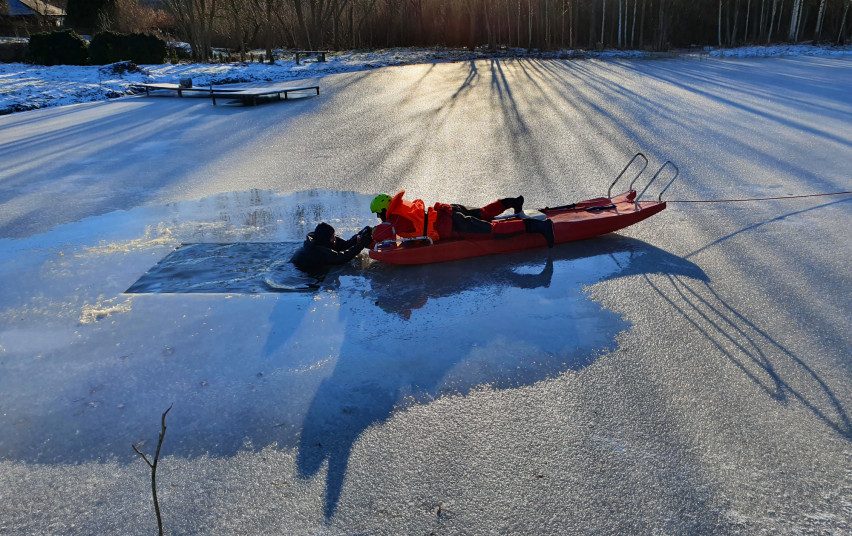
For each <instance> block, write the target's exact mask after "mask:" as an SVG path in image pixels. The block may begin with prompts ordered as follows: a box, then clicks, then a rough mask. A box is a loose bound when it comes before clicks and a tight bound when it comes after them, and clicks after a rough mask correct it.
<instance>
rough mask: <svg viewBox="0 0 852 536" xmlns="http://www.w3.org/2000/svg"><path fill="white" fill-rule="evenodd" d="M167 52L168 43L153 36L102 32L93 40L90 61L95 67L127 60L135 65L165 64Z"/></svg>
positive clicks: (90, 48)
mask: <svg viewBox="0 0 852 536" xmlns="http://www.w3.org/2000/svg"><path fill="white" fill-rule="evenodd" d="M166 52H167V51H166V42H165V41H163V40H162V39H160V38H159V37H156V36H153V35H146V34H138V33H131V34H120V33H115V32H101V33H99V34H96V35H95V37H94V38H93V39H92V44H91V45H90V46H89V60H90V61H91V62H92V63H93V64H95V65H105V64H108V63H115V62H118V61H125V60H129V61H132V62H134V63H163V61H165V58H166Z"/></svg>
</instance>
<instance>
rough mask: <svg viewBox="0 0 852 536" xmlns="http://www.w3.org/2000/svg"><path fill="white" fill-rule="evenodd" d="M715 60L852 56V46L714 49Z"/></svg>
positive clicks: (774, 46) (777, 46)
mask: <svg viewBox="0 0 852 536" xmlns="http://www.w3.org/2000/svg"><path fill="white" fill-rule="evenodd" d="M709 55H710V56H711V57H713V58H772V57H777V56H828V57H837V56H852V46H831V45H825V46H814V45H766V46H754V47H738V48H720V49H713V50H711V51H710V53H709Z"/></svg>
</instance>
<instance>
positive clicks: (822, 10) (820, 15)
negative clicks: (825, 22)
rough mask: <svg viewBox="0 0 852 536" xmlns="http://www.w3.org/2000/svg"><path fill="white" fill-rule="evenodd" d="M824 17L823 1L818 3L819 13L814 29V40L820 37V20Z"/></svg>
mask: <svg viewBox="0 0 852 536" xmlns="http://www.w3.org/2000/svg"><path fill="white" fill-rule="evenodd" d="M823 16H825V0H820V2H819V12H818V13H817V20H816V28H814V40H817V39H819V38H820V36H821V35H822V18H823Z"/></svg>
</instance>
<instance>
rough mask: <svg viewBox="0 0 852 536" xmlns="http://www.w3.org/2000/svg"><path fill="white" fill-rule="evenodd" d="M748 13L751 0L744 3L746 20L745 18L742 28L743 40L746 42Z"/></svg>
mask: <svg viewBox="0 0 852 536" xmlns="http://www.w3.org/2000/svg"><path fill="white" fill-rule="evenodd" d="M749 15H751V0H748V3H747V4H746V20H745V28H743V42H744V43H747V42H748V19H749Z"/></svg>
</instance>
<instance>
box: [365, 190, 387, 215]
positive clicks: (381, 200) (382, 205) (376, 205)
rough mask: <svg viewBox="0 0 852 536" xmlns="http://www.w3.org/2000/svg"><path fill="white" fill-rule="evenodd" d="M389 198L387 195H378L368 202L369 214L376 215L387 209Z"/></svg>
mask: <svg viewBox="0 0 852 536" xmlns="http://www.w3.org/2000/svg"><path fill="white" fill-rule="evenodd" d="M390 202H391V196H389V195H387V194H379V195H377V196H376V197H374V198H373V200H372V201H371V202H370V212H374V213H376V214H378V213H380V212H381V211H383V210H385V209H387V208H388V207H389V206H390Z"/></svg>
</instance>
